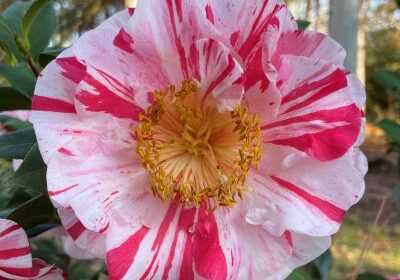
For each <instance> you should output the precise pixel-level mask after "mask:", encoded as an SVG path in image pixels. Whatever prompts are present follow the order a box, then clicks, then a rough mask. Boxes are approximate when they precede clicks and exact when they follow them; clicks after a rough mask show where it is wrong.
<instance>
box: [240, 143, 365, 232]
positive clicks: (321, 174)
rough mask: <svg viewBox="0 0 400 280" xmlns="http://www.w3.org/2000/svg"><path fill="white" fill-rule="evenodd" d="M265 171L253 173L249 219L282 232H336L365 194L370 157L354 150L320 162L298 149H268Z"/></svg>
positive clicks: (265, 158)
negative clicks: (349, 211) (338, 157)
mask: <svg viewBox="0 0 400 280" xmlns="http://www.w3.org/2000/svg"><path fill="white" fill-rule="evenodd" d="M264 152H265V157H264V158H263V160H262V162H261V163H260V169H259V170H258V171H254V172H253V173H252V174H250V175H249V180H248V184H249V186H251V187H253V189H254V193H252V194H249V195H248V197H247V199H246V200H245V201H246V203H247V207H248V208H247V209H248V212H247V216H246V219H247V221H249V222H250V223H253V224H262V225H263V226H264V227H265V228H266V229H268V230H269V231H270V232H272V233H274V234H276V235H280V234H282V233H283V232H285V231H287V230H289V231H295V232H298V233H304V234H308V235H311V236H327V235H331V234H333V233H335V232H336V231H337V230H338V228H339V226H340V223H341V221H342V219H343V217H344V215H345V213H346V211H347V210H348V209H349V208H350V207H351V206H352V205H353V204H355V203H356V202H358V201H359V200H360V199H361V197H362V194H363V192H364V180H363V177H364V175H365V173H366V170H367V166H368V164H367V161H366V158H365V156H364V155H363V154H362V153H361V152H360V151H359V150H358V149H352V150H350V151H349V152H347V153H346V154H345V155H344V156H343V157H342V158H340V159H337V160H334V161H329V162H320V161H319V160H316V159H313V158H310V157H307V156H304V155H302V154H301V153H299V152H298V151H296V150H294V149H293V148H279V147H276V146H275V147H274V146H272V145H271V146H268V145H267V146H265V147H264Z"/></svg>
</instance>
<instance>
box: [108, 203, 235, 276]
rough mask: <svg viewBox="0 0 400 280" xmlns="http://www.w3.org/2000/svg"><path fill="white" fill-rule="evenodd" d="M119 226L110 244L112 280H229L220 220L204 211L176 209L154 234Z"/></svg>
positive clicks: (110, 273) (109, 239)
mask: <svg viewBox="0 0 400 280" xmlns="http://www.w3.org/2000/svg"><path fill="white" fill-rule="evenodd" d="M114 226H116V227H115V228H113V227H112V229H111V231H110V233H109V234H108V240H107V247H108V251H107V265H108V269H109V275H110V279H113V280H118V279H132V278H135V279H149V278H155V279H185V280H186V279H195V278H198V277H202V278H204V279H226V278H227V275H228V263H227V261H226V257H225V255H224V251H223V249H222V248H221V245H220V239H219V230H218V226H217V223H216V219H215V217H214V215H213V214H209V215H207V214H206V213H205V210H204V208H200V209H199V210H196V209H195V208H188V209H186V208H184V207H183V206H178V205H175V204H171V205H170V206H169V208H168V211H167V213H166V214H165V216H164V218H163V220H162V221H161V223H160V224H159V225H158V227H157V228H154V229H150V228H148V227H146V226H143V225H140V224H138V225H137V226H135V227H122V226H121V225H115V224H114ZM113 233H114V234H113Z"/></svg>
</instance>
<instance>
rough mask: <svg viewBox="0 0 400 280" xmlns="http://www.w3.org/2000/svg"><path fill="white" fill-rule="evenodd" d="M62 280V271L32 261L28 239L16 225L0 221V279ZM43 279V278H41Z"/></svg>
mask: <svg viewBox="0 0 400 280" xmlns="http://www.w3.org/2000/svg"><path fill="white" fill-rule="evenodd" d="M45 275H47V277H48V278H47V279H54V280H55V279H64V278H63V277H62V271H60V270H58V269H56V268H55V267H53V266H48V265H46V264H45V263H44V262H43V261H40V260H36V259H32V256H31V251H30V248H29V242H28V237H27V236H26V234H25V232H24V230H23V229H22V228H20V227H19V226H18V225H17V224H16V223H14V222H13V221H9V220H4V219H0V278H2V279H3V278H4V279H18V280H19V279H21V280H25V279H26V280H28V279H45V277H44V276H45ZM42 277H44V278H42Z"/></svg>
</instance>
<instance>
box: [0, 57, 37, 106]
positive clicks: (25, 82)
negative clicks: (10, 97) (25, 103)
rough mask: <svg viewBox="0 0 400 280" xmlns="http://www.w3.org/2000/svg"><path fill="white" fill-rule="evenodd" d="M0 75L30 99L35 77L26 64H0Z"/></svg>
mask: <svg viewBox="0 0 400 280" xmlns="http://www.w3.org/2000/svg"><path fill="white" fill-rule="evenodd" d="M0 76H3V77H4V78H6V79H7V81H8V82H9V83H10V84H11V85H12V86H13V87H14V88H15V89H16V90H17V91H18V92H20V93H21V94H23V95H24V96H25V97H27V98H29V99H30V98H31V97H32V96H33V92H34V90H35V84H36V77H35V76H34V75H33V73H32V71H31V70H30V69H29V68H27V66H25V65H23V64H21V65H19V66H10V65H6V64H0Z"/></svg>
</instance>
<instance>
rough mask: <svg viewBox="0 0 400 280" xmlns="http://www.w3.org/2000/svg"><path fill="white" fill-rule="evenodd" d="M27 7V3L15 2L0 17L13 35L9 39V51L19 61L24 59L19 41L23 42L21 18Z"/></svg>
mask: <svg viewBox="0 0 400 280" xmlns="http://www.w3.org/2000/svg"><path fill="white" fill-rule="evenodd" d="M28 5H29V2H21V1H17V2H15V3H14V4H12V5H10V6H9V7H8V8H7V9H6V10H5V11H4V13H3V15H2V16H3V19H4V22H5V23H6V24H7V25H8V27H9V28H10V29H11V30H12V31H13V33H14V36H13V37H12V38H11V40H12V46H11V50H14V54H15V55H16V56H17V58H19V60H20V61H22V60H23V59H24V55H23V53H24V50H23V48H24V47H22V45H21V41H23V39H22V38H23V36H22V18H23V17H24V14H25V11H26V9H27V8H28Z"/></svg>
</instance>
